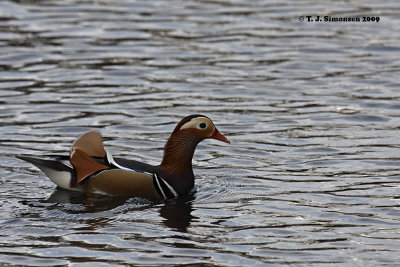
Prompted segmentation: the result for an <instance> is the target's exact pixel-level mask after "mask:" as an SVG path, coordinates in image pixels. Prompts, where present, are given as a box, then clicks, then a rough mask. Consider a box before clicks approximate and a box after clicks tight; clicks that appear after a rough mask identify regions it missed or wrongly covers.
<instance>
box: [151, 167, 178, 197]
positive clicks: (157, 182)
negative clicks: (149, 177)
mask: <svg viewBox="0 0 400 267" xmlns="http://www.w3.org/2000/svg"><path fill="white" fill-rule="evenodd" d="M153 184H154V187H155V189H156V191H157V193H158V194H159V195H160V196H161V197H163V198H164V199H168V198H176V197H178V194H177V193H176V191H175V190H174V188H173V187H172V186H171V185H170V184H168V183H167V182H166V181H165V180H164V179H162V178H160V177H158V176H157V174H155V173H153Z"/></svg>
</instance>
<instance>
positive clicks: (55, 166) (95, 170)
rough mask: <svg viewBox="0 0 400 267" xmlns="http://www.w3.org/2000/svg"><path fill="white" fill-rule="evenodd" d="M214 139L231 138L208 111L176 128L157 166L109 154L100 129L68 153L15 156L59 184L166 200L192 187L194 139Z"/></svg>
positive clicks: (84, 189) (77, 143)
mask: <svg viewBox="0 0 400 267" xmlns="http://www.w3.org/2000/svg"><path fill="white" fill-rule="evenodd" d="M206 138H213V139H216V140H220V141H222V142H226V143H230V141H229V140H228V139H227V138H226V137H225V136H223V135H222V134H221V133H220V132H219V131H218V130H217V128H216V127H215V126H214V123H213V122H212V121H211V120H210V119H209V118H208V117H206V116H203V115H191V116H188V117H186V118H184V119H182V120H181V121H180V122H179V123H178V125H177V126H176V127H175V129H174V131H173V132H172V134H171V136H170V138H169V139H168V141H167V143H166V144H165V147H164V157H163V159H162V162H161V164H160V165H158V166H152V165H149V164H146V163H142V162H139V161H136V160H125V159H117V158H115V159H114V158H113V157H112V155H111V154H110V153H109V152H108V151H107V150H106V149H105V148H104V147H103V143H102V137H101V134H100V133H99V132H97V131H93V130H91V131H88V132H86V133H84V134H82V135H81V136H80V137H79V138H78V139H77V140H76V141H75V142H74V143H73V144H72V147H71V150H70V155H69V156H56V155H55V156H48V158H46V159H43V158H34V157H28V156H18V158H20V159H22V160H25V161H27V162H30V163H32V164H33V165H35V166H36V167H38V168H39V169H40V170H42V171H43V172H44V173H45V174H46V175H47V176H48V177H49V178H50V179H51V180H52V181H53V182H54V183H55V184H57V185H58V186H59V187H61V188H64V189H69V190H78V191H84V192H95V193H102V194H107V195H113V196H127V197H144V198H150V199H168V198H175V197H178V196H181V195H184V194H187V193H188V192H190V191H191V190H192V188H193V187H194V175H193V169H192V157H193V154H194V151H195V149H196V146H197V144H198V143H200V142H201V141H203V140H204V139H206Z"/></svg>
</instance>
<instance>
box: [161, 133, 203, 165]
mask: <svg viewBox="0 0 400 267" xmlns="http://www.w3.org/2000/svg"><path fill="white" fill-rule="evenodd" d="M199 142H200V140H198V138H196V136H195V135H188V134H185V135H184V136H183V135H182V134H174V135H171V137H170V138H169V139H168V141H167V143H166V145H165V148H164V157H163V160H162V162H161V165H160V166H161V167H162V168H163V169H164V170H165V171H166V172H167V173H188V172H190V173H193V170H192V158H193V154H194V151H195V149H196V146H197V144H198V143H199Z"/></svg>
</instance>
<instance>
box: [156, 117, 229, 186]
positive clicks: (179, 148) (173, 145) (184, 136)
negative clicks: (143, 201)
mask: <svg viewBox="0 0 400 267" xmlns="http://www.w3.org/2000/svg"><path fill="white" fill-rule="evenodd" d="M207 138H212V139H216V140H219V141H222V142H225V143H230V141H229V140H228V139H227V138H226V137H225V136H224V135H222V134H221V133H220V132H219V131H218V130H217V128H216V127H215V125H214V123H213V122H212V121H211V120H210V119H209V118H208V117H206V116H204V115H198V114H196V115H190V116H187V117H185V118H184V119H182V120H181V121H180V122H179V123H178V124H177V126H176V127H175V129H174V131H173V132H172V134H171V136H170V138H169V139H168V141H167V143H166V145H165V148H164V157H163V160H162V162H161V165H160V167H161V168H162V169H163V170H164V171H165V172H166V174H167V177H165V178H166V179H167V180H168V181H169V182H171V183H172V184H179V185H180V186H183V184H185V183H187V184H186V185H185V186H183V187H184V188H192V187H193V184H194V175H193V170H192V158H193V154H194V151H195V149H196V146H197V144H199V143H200V142H201V141H203V140H204V139H207ZM178 180H179V182H178ZM178 187H179V186H178Z"/></svg>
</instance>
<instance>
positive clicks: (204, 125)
mask: <svg viewBox="0 0 400 267" xmlns="http://www.w3.org/2000/svg"><path fill="white" fill-rule="evenodd" d="M199 127H200V129H204V128H206V127H207V124H205V123H204V122H202V123H200V124H199Z"/></svg>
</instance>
